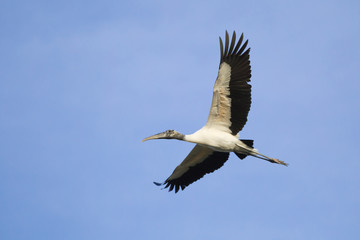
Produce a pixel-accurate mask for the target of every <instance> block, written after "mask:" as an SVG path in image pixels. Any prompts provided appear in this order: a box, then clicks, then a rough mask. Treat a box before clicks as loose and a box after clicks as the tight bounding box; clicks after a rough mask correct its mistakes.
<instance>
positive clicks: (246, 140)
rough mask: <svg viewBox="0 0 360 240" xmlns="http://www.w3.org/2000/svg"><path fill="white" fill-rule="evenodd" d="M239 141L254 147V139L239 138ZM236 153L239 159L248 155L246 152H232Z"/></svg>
mask: <svg viewBox="0 0 360 240" xmlns="http://www.w3.org/2000/svg"><path fill="white" fill-rule="evenodd" d="M240 141H242V142H243V143H245V144H246V146H248V147H251V148H254V147H253V146H254V140H249V139H240ZM234 153H235V154H236V156H238V157H239V158H240V159H241V160H243V159H244V158H246V157H247V156H248V155H247V154H243V153H237V152H234Z"/></svg>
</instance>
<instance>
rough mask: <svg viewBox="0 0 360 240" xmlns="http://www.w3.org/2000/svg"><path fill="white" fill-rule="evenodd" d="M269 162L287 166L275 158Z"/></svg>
mask: <svg viewBox="0 0 360 240" xmlns="http://www.w3.org/2000/svg"><path fill="white" fill-rule="evenodd" d="M269 162H272V163H277V164H281V165H284V166H288V164H287V163H286V162H283V161H281V160H279V159H276V158H270V159H269Z"/></svg>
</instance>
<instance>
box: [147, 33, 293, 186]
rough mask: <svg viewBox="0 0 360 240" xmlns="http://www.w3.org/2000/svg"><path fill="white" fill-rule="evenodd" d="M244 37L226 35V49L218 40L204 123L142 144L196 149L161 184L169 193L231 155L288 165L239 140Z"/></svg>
mask: <svg viewBox="0 0 360 240" xmlns="http://www.w3.org/2000/svg"><path fill="white" fill-rule="evenodd" d="M243 38H244V36H243V34H241V37H240V39H239V40H238V41H237V42H236V34H235V31H234V32H233V35H232V38H231V41H230V39H229V34H228V32H227V31H226V32H225V49H224V44H223V41H222V39H221V38H220V37H219V40H220V66H219V72H218V76H217V78H216V81H215V85H214V88H213V98H212V103H211V107H210V113H209V117H208V120H207V123H206V124H205V126H204V127H202V128H201V129H200V130H198V131H196V132H195V133H193V134H189V135H184V134H181V133H179V132H177V131H175V130H167V131H165V132H162V133H159V134H156V135H153V136H150V137H147V138H145V139H143V140H142V141H147V140H151V139H178V140H182V141H187V142H192V143H196V145H195V147H194V148H193V149H192V151H191V152H190V153H189V155H188V156H187V157H186V158H185V160H184V161H183V162H182V163H180V165H179V166H177V167H176V168H175V170H174V171H173V173H172V174H171V175H170V177H168V178H167V179H166V180H165V181H164V182H163V183H157V182H154V183H155V184H156V185H158V186H160V185H165V187H164V188H169V191H172V190H173V189H175V193H177V192H178V191H179V189H181V190H184V189H185V188H186V187H187V186H189V185H190V184H192V183H193V182H195V181H197V180H199V179H200V178H202V177H203V176H204V175H205V174H207V173H211V172H214V171H215V170H217V169H219V168H220V167H222V166H223V165H224V163H225V162H226V161H227V159H228V158H229V155H230V152H233V153H235V154H236V155H237V156H238V157H239V158H240V159H244V158H245V157H247V156H253V157H256V158H260V159H264V160H266V161H269V162H271V163H277V164H282V165H285V166H287V163H285V162H283V161H280V160H278V159H275V158H270V157H267V156H265V155H263V154H261V153H259V152H258V150H257V149H255V148H253V142H254V141H253V140H244V139H241V140H239V134H238V133H239V131H241V130H242V129H243V127H244V125H245V123H246V121H247V116H248V113H249V110H250V105H251V85H250V84H249V82H250V77H251V66H250V60H249V58H250V56H249V53H250V48H247V49H246V46H247V44H248V40H246V41H245V42H244V44H242V42H243Z"/></svg>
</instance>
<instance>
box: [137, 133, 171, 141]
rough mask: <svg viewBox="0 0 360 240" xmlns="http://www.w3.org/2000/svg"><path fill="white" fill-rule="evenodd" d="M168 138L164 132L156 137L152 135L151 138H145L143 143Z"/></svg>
mask: <svg viewBox="0 0 360 240" xmlns="http://www.w3.org/2000/svg"><path fill="white" fill-rule="evenodd" d="M165 137H166V132H162V133H158V134H155V135H152V136H150V137H147V138H144V139H143V140H142V141H141V142H145V141H147V140H152V139H163V138H165Z"/></svg>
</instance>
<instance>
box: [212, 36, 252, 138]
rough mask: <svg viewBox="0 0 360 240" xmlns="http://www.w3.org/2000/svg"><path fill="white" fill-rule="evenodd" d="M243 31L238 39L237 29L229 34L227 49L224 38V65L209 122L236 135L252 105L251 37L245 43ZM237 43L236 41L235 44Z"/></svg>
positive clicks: (222, 50) (222, 58)
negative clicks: (249, 40)
mask: <svg viewBox="0 0 360 240" xmlns="http://www.w3.org/2000/svg"><path fill="white" fill-rule="evenodd" d="M243 38H244V37H243V34H241V37H240V39H239V41H238V42H237V43H236V34H235V32H234V33H233V36H232V39H231V42H229V34H228V32H227V31H226V35H225V50H224V46H223V42H222V40H221V38H220V54H221V58H220V66H219V72H218V76H217V79H216V81H215V85H214V89H213V99H212V103H211V108H210V114H209V118H208V121H207V123H206V126H208V127H213V128H219V129H221V130H222V131H227V132H230V133H232V134H233V135H236V134H237V133H238V132H239V131H240V130H241V129H242V128H243V127H244V125H245V123H246V121H247V116H248V113H249V110H250V105H251V85H250V84H249V83H248V82H250V77H251V66H250V60H249V52H250V48H248V49H247V50H246V51H245V49H246V46H247V43H248V41H247V40H246V41H245V42H244V44H243V45H241V43H242V41H243ZM235 44H236V45H235Z"/></svg>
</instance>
